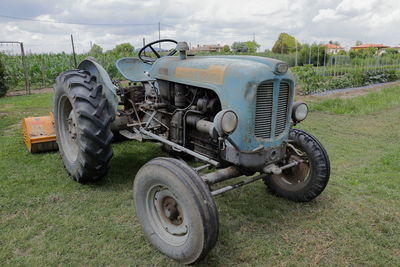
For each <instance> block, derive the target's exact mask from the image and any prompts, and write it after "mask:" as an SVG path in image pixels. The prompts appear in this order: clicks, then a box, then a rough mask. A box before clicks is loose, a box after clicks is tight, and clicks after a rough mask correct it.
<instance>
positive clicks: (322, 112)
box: [0, 86, 400, 266]
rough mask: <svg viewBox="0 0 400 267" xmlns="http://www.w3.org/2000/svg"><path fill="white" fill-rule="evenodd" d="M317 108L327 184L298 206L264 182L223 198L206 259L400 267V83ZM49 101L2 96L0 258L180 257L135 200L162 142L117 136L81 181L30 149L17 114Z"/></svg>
mask: <svg viewBox="0 0 400 267" xmlns="http://www.w3.org/2000/svg"><path fill="white" fill-rule="evenodd" d="M382 99H386V100H390V101H386V100H385V101H381V100H382ZM365 105H367V106H365ZM368 105H369V106H372V107H373V108H368V107H369V106H368ZM311 107H312V110H313V111H312V112H311V114H310V115H309V118H308V119H307V120H306V121H305V122H304V123H302V124H300V125H299V128H302V129H305V130H308V131H310V132H311V133H313V134H314V135H316V136H317V137H318V138H319V139H320V140H321V142H322V143H323V144H324V145H325V147H326V148H327V151H328V153H329V156H330V159H331V165H332V175H331V180H330V183H329V184H328V187H327V188H326V190H325V192H324V193H323V194H322V195H321V196H320V197H319V198H317V199H316V200H314V201H312V202H310V203H307V204H296V203H292V202H289V201H286V200H284V199H280V198H277V197H274V196H272V195H270V194H268V192H267V190H266V188H265V186H264V184H263V183H262V182H257V183H253V184H251V185H248V186H247V187H243V188H242V189H241V190H237V191H232V192H229V193H227V194H225V195H222V196H219V197H217V198H216V202H217V205H218V209H219V215H220V235H219V241H218V243H217V245H216V247H215V248H214V249H213V250H212V251H211V253H210V254H209V256H208V258H207V259H206V260H205V261H204V262H203V264H204V265H205V264H209V265H224V266H232V265H242V264H243V265H258V266H260V265H280V266H288V265H289V266H305V265H337V266H343V265H355V266H400V164H399V162H400V142H399V137H400V123H399V121H400V87H399V86H397V87H392V88H389V89H384V90H382V91H381V92H378V93H373V94H372V95H367V96H362V97H357V98H353V99H343V100H324V101H315V102H313V103H312V106H311ZM50 109H51V94H37V95H30V96H19V97H8V98H3V99H0V136H1V139H0V159H1V160H0V170H1V171H0V229H1V231H0V266H5V265H8V266H16V265H41V266H43V265H75V266H77V265H79V266H98V265H103V266H104V265H114V266H126V265H146V266H148V265H156V266H165V265H175V264H176V263H175V262H174V261H172V260H169V259H168V258H166V257H164V256H163V255H161V254H160V253H158V252H157V251H156V250H155V249H153V248H152V247H151V245H150V244H149V243H148V242H147V241H146V239H145V237H144V235H143V234H142V232H141V229H140V226H139V224H138V220H137V218H136V217H135V213H134V208H133V202H132V184H133V178H134V176H135V174H136V172H137V170H138V169H139V168H140V166H141V165H143V164H144V163H145V162H146V161H148V160H150V159H151V158H153V157H157V156H161V155H164V154H163V153H162V152H161V150H160V149H159V148H158V146H156V145H154V144H139V143H135V142H123V143H118V144H114V145H113V148H114V158H113V160H112V169H111V171H110V173H109V175H108V176H107V177H106V178H105V179H104V180H103V181H102V182H100V183H98V184H94V185H80V184H77V183H75V182H73V181H72V180H71V179H70V178H69V177H68V175H67V174H66V172H65V170H64V168H63V165H62V162H61V159H60V156H59V154H58V153H45V154H38V155H31V154H29V153H28V152H27V151H26V149H25V147H24V144H23V141H22V136H21V129H20V128H21V127H20V122H21V119H22V118H23V117H26V116H31V115H44V114H46V113H47V112H48V111H50Z"/></svg>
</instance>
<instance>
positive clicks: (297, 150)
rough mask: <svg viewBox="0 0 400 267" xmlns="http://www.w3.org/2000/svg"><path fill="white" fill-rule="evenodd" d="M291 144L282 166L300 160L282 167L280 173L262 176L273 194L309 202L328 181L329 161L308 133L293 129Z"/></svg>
mask: <svg viewBox="0 0 400 267" xmlns="http://www.w3.org/2000/svg"><path fill="white" fill-rule="evenodd" d="M289 139H290V140H292V142H290V144H291V145H292V146H288V147H287V153H286V158H285V159H283V162H282V165H285V164H288V163H290V162H293V161H302V162H301V163H299V164H298V165H296V166H294V167H292V168H289V169H285V170H283V171H282V174H278V175H277V174H275V175H269V176H268V177H267V178H265V179H264V182H265V184H266V185H267V186H268V189H269V190H270V191H271V193H273V194H274V195H277V196H280V197H283V198H286V199H289V200H292V201H295V202H308V201H311V200H312V199H314V198H316V197H317V196H318V195H319V194H321V193H322V191H324V189H325V187H326V185H327V184H328V181H329V176H330V162H329V158H328V154H327V152H326V150H325V148H324V147H323V146H322V144H321V143H320V142H319V141H318V140H317V139H316V138H315V137H314V136H312V135H311V134H309V133H307V132H305V131H302V130H299V129H292V130H291V131H290V133H289Z"/></svg>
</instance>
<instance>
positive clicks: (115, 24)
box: [0, 14, 158, 26]
mask: <svg viewBox="0 0 400 267" xmlns="http://www.w3.org/2000/svg"><path fill="white" fill-rule="evenodd" d="M0 17H2V18H8V19H16V20H26V21H35V22H44V23H54V24H70V25H86V26H155V25H157V24H158V23H85V22H71V21H53V20H41V19H32V18H23V17H15V16H8V15H3V14H0Z"/></svg>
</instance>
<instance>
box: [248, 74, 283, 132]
mask: <svg viewBox="0 0 400 267" xmlns="http://www.w3.org/2000/svg"><path fill="white" fill-rule="evenodd" d="M273 92H274V84H273V82H272V81H269V82H263V83H261V84H260V85H259V86H258V88H257V97H256V116H255V124H254V135H255V136H256V137H258V138H265V139H267V138H271V137H277V136H279V135H280V134H281V133H283V132H284V131H285V126H286V122H287V115H288V114H287V108H288V102H289V84H288V83H286V82H282V83H281V84H280V87H279V96H278V109H277V111H276V112H277V113H276V123H275V132H274V133H273V134H271V131H272V123H273V122H272V114H273Z"/></svg>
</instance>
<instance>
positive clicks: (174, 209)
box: [162, 197, 182, 225]
mask: <svg viewBox="0 0 400 267" xmlns="http://www.w3.org/2000/svg"><path fill="white" fill-rule="evenodd" d="M162 203H163V204H162V205H163V212H164V215H165V217H167V218H168V220H169V221H170V222H171V223H172V224H175V225H180V224H182V214H181V213H180V211H179V209H178V203H176V201H175V199H173V198H171V197H165V198H164V199H163V201H162Z"/></svg>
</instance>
